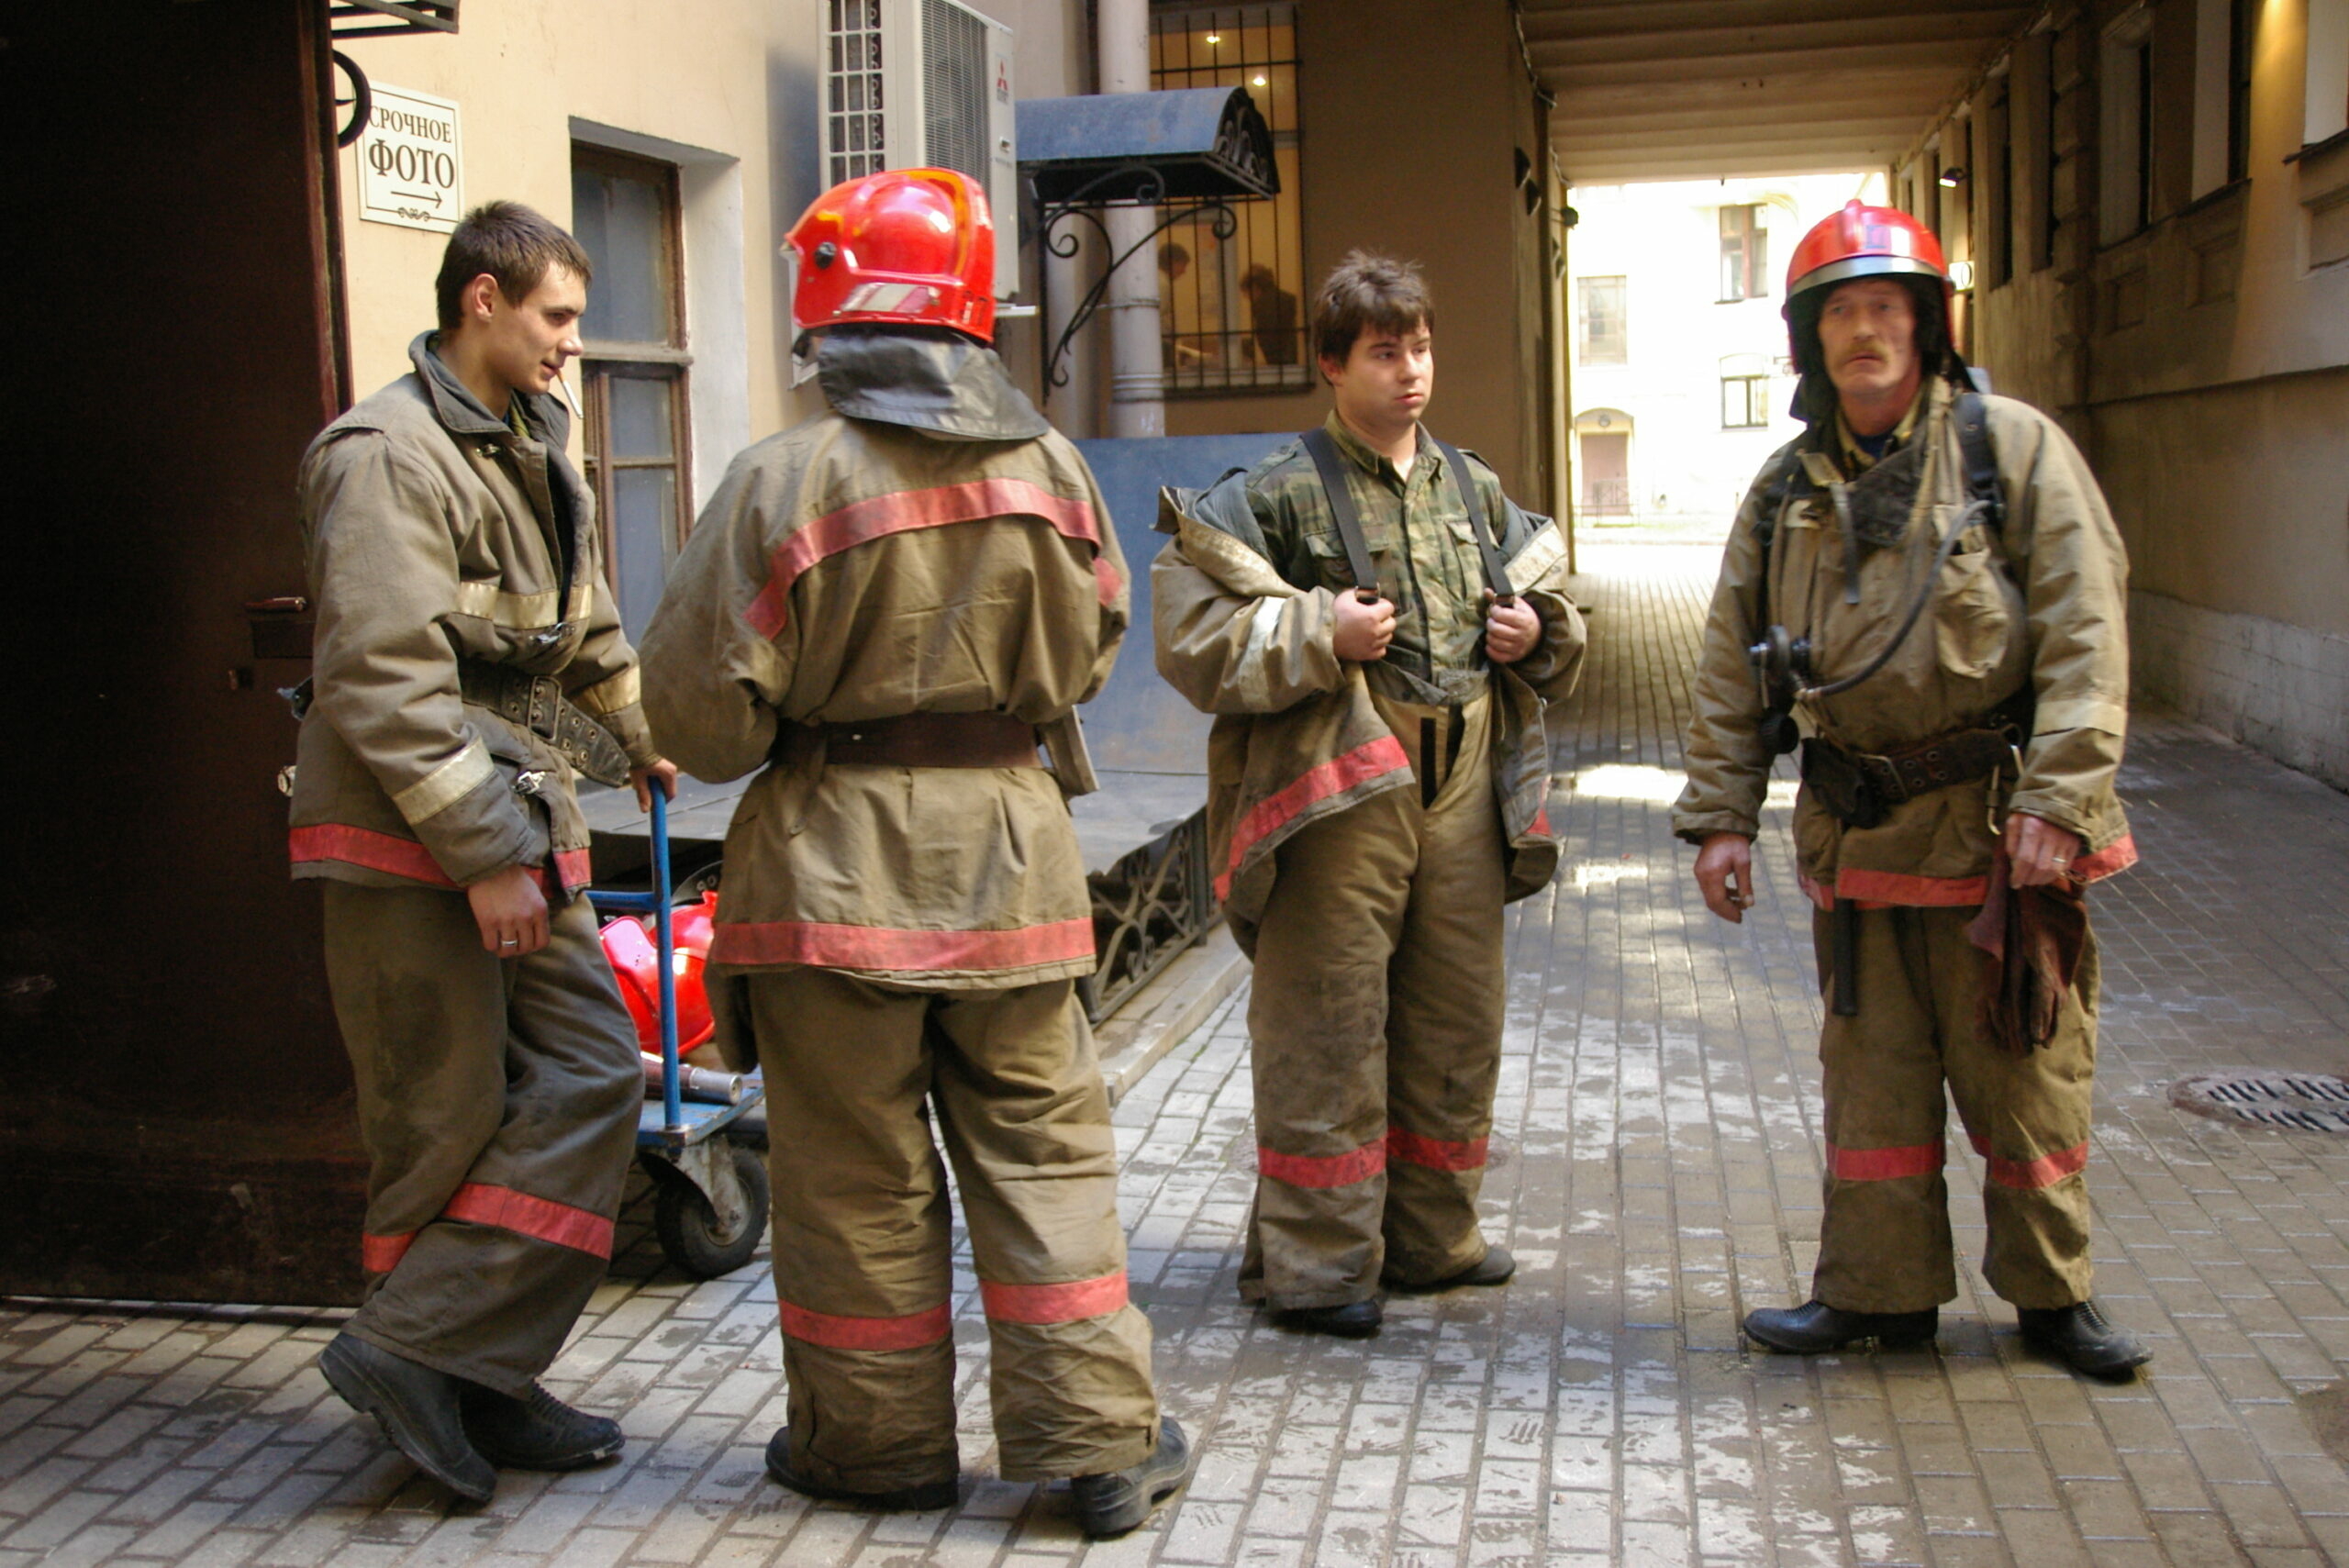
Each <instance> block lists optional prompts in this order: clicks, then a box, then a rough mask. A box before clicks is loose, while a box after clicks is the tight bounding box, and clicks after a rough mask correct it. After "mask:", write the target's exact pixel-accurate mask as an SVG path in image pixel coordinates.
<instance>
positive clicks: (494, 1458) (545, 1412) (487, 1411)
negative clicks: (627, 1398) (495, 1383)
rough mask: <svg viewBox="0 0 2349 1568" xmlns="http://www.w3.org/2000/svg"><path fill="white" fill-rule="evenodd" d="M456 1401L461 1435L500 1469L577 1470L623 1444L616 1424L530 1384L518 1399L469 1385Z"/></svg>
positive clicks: (618, 1425) (602, 1457) (477, 1385)
mask: <svg viewBox="0 0 2349 1568" xmlns="http://www.w3.org/2000/svg"><path fill="white" fill-rule="evenodd" d="M458 1403H459V1408H460V1409H461V1410H462V1412H463V1414H464V1418H465V1436H466V1437H468V1438H470V1439H471V1440H473V1447H474V1449H475V1450H477V1451H479V1452H480V1454H481V1456H482V1457H483V1458H484V1459H485V1460H487V1461H489V1462H490V1463H492V1464H494V1465H495V1466H497V1468H499V1469H500V1470H578V1469H582V1468H584V1466H587V1465H590V1464H594V1463H595V1462H596V1461H598V1460H605V1459H609V1458H611V1457H612V1455H614V1454H616V1453H618V1452H619V1451H620V1449H621V1447H622V1445H624V1444H625V1443H626V1442H627V1441H628V1439H627V1438H625V1437H623V1436H622V1435H621V1434H620V1424H619V1423H618V1421H615V1420H613V1419H612V1418H610V1417H608V1416H591V1415H589V1414H587V1412H586V1411H584V1410H574V1409H573V1408H572V1407H570V1406H568V1405H566V1404H564V1403H563V1402H562V1400H560V1399H558V1398H556V1397H555V1396H553V1395H551V1394H549V1393H548V1392H547V1391H546V1390H545V1389H544V1388H541V1387H540V1385H537V1384H535V1383H533V1384H532V1385H530V1392H529V1396H527V1397H524V1398H520V1399H517V1398H515V1397H514V1396H512V1395H510V1394H500V1393H498V1392H497V1390H495V1389H494V1388H484V1387H483V1386H482V1385H480V1384H478V1383H468V1384H466V1385H464V1392H463V1394H462V1396H460V1398H459V1401H458Z"/></svg>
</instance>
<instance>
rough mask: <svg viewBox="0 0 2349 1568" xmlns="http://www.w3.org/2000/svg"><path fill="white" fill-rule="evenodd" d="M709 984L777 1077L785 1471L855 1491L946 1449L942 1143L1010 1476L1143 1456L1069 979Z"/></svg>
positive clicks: (1098, 1096) (1143, 1417)
mask: <svg viewBox="0 0 2349 1568" xmlns="http://www.w3.org/2000/svg"><path fill="white" fill-rule="evenodd" d="M720 984H723V985H725V986H726V987H728V988H729V990H730V991H731V993H732V994H731V995H730V996H729V997H728V998H727V999H726V1001H725V1002H724V1003H722V1004H721V1005H728V1006H740V1007H742V1008H743V1010H744V1011H746V1012H747V1014H748V1018H749V1022H750V1025H751V1032H752V1033H753V1034H754V1035H755V1037H756V1039H757V1040H758V1048H759V1062H760V1065H761V1066H762V1067H763V1068H764V1069H765V1072H766V1081H767V1083H768V1084H769V1085H770V1086H771V1094H770V1097H769V1099H768V1102H767V1105H768V1113H767V1114H768V1129H769V1144H768V1155H767V1161H768V1171H769V1173H770V1175H771V1177H772V1179H773V1183H774V1275H775V1295H776V1297H777V1307H778V1309H779V1311H780V1313H781V1316H782V1318H783V1333H784V1341H783V1345H784V1373H785V1379H786V1381H787V1382H788V1384H789V1386H790V1418H789V1419H790V1427H791V1463H792V1468H793V1469H794V1470H796V1471H797V1472H798V1473H800V1474H802V1475H805V1476H807V1478H808V1479H810V1480H811V1481H814V1482H817V1483H818V1484H819V1485H825V1486H836V1487H841V1488H844V1489H847V1490H850V1491H855V1492H885V1491H894V1490H896V1489H897V1488H900V1487H906V1486H919V1485H929V1484H931V1483H935V1482H939V1481H943V1480H948V1479H951V1478H952V1476H953V1475H954V1474H955V1473H957V1471H958V1469H959V1464H960V1461H959V1456H958V1454H957V1451H956V1448H955V1442H954V1341H953V1321H952V1319H953V1305H952V1292H953V1267H952V1217H951V1215H950V1214H949V1212H948V1202H947V1190H946V1172H945V1168H944V1165H943V1163H942V1162H941V1159H940V1154H939V1146H940V1145H941V1144H942V1145H943V1147H944V1150H945V1159H947V1160H951V1161H952V1162H953V1167H954V1179H955V1182H956V1184H957V1186H958V1187H959V1188H960V1190H961V1193H962V1198H963V1221H964V1224H965V1225H966V1227H967V1228H968V1229H969V1231H970V1237H971V1253H972V1258H973V1261H974V1263H975V1265H976V1267H977V1272H978V1276H979V1296H980V1300H981V1302H982V1304H983V1305H984V1307H985V1311H986V1318H987V1334H988V1344H989V1349H990V1351H991V1356H990V1382H989V1385H988V1392H989V1395H990V1396H991V1399H992V1402H993V1406H994V1411H995V1430H996V1445H997V1460H998V1468H999V1470H1000V1472H1001V1473H1002V1475H1003V1477H1004V1478H1005V1479H1006V1480H1008V1481H1048V1480H1053V1479H1056V1478H1059V1477H1063V1476H1072V1475H1090V1474H1097V1473H1103V1472H1107V1471H1113V1470H1123V1469H1125V1468H1127V1467H1128V1466H1130V1465H1133V1464H1138V1463H1140V1462H1141V1461H1142V1460H1143V1459H1145V1458H1146V1457H1148V1455H1149V1454H1150V1452H1151V1451H1152V1448H1153V1447H1154V1446H1155V1444H1156V1441H1157V1436H1158V1400H1157V1396H1156V1395H1155V1394H1154V1393H1153V1392H1152V1386H1151V1376H1150V1321H1149V1319H1148V1318H1144V1317H1143V1316H1142V1314H1141V1311H1140V1310H1139V1309H1137V1308H1136V1307H1132V1306H1131V1305H1130V1304H1129V1303H1128V1301H1127V1296H1126V1239H1125V1232H1124V1230H1123V1229H1121V1228H1120V1227H1119V1223H1118V1162H1117V1146H1116V1143H1115V1141H1114V1139H1113V1137H1112V1135H1111V1131H1110V1127H1109V1099H1108V1090H1107V1089H1106V1088H1105V1087H1104V1085H1103V1084H1102V1081H1101V1072H1100V1067H1099V1065H1098V1064H1097V1062H1096V1060H1095V1058H1094V1054H1093V1036H1092V1031H1091V1030H1090V1029H1088V1028H1087V1027H1086V1025H1085V1015H1084V1012H1083V1011H1082V1009H1081V1008H1080V1007H1079V1006H1078V1005H1077V1000H1076V994H1075V984H1074V982H1073V981H1069V980H1052V981H1046V982H1043V983H1041V984H1033V985H1020V986H1014V987H1010V988H1008V989H1002V990H990V991H918V990H913V989H910V988H907V987H904V986H898V985H892V984H884V983H881V982H877V981H871V980H865V979H861V978H859V977H856V976H853V975H848V974H842V973H838V972H836V971H832V970H827V969H818V968H787V969H785V968H778V969H754V970H736V971H733V972H732V973H729V974H727V975H725V976H724V977H723V978H722V980H721V982H720ZM933 1126H934V1127H935V1129H936V1141H935V1142H933V1140H932V1130H931V1129H932V1127H933Z"/></svg>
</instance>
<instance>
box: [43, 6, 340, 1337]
mask: <svg viewBox="0 0 2349 1568" xmlns="http://www.w3.org/2000/svg"><path fill="white" fill-rule="evenodd" d="M6 11H7V12H8V17H7V21H6V42H7V47H6V50H0V103H5V105H6V107H5V108H0V114H5V115H6V117H7V124H8V140H7V146H8V148H9V157H8V159H7V160H6V162H7V165H8V169H9V172H8V175H7V180H8V184H9V194H10V195H11V197H12V198H13V199H11V200H10V201H9V203H8V212H9V215H10V216H9V219H8V224H7V228H8V230H9V234H10V238H9V241H8V244H9V248H10V266H9V273H8V282H9V295H10V302H11V305H12V306H13V307H14V309H13V315H14V318H15V321H14V326H13V328H12V330H11V332H10V336H9V341H10V349H11V351H12V352H11V358H12V361H13V362H12V364H11V366H10V370H9V375H8V380H9V381H10V383H11V384H13V387H14V392H15V396H14V405H15V417H13V418H10V419H8V420H6V422H5V423H6V428H7V436H6V441H7V445H8V449H9V452H8V458H7V465H6V489H5V491H0V494H5V495H6V505H7V506H8V508H9V512H10V515H11V519H12V520H11V523H10V527H9V529H8V537H9V540H10V551H9V557H8V566H7V572H6V580H7V588H6V594H7V595H8V598H9V600H10V602H11V609H10V613H8V614H7V615H6V647H7V650H8V656H7V660H6V669H7V672H8V684H9V687H10V690H11V692H12V694H13V695H12V699H11V701H10V703H9V711H10V713H11V714H12V715H14V716H17V717H16V723H17V725H18V726H21V728H17V729H16V734H17V737H18V739H19V744H18V745H17V747H15V748H13V751H14V753H15V755H14V758H13V760H12V762H11V764H10V766H11V770H12V778H11V786H10V788H9V789H8V791H7V793H6V806H5V819H6V828H5V832H6V843H7V846H8V850H7V854H6V860H5V876H6V881H5V884H0V1029H5V1035H0V1213H5V1214H6V1216H7V1219H6V1223H0V1291H9V1292H35V1293H42V1294H65V1295H76V1296H136V1297H163V1298H170V1299H180V1300H188V1299H204V1300H242V1301H310V1302H334V1301H346V1300H352V1299H355V1298H356V1294H357V1290H358V1285H359V1276H358V1270H357V1256H356V1253H357V1235H356V1232H357V1230H358V1221H359V1213H360V1198H361V1187H362V1181H363V1177H364V1166H363V1162H362V1158H361V1155H360V1152H359V1151H358V1149H357V1148H356V1146H355V1144H356V1140H355V1133H354V1131H353V1126H352V1119H351V1105H350V1096H351V1080H350V1073H349V1068H348V1066H347V1064H346V1063H345V1062H344V1060H343V1058H342V1053H341V1050H340V1045H339V1044H338V1043H337V1040H336V1037H335V1034H334V1029H333V1024H332V1020H331V1018H330V1017H329V1015H328V1006H327V998H326V987H325V980H324V977H323V974H322V973H321V971H320V967H319V960H318V940H317V924H318V917H317V900H316V898H315V897H314V896H311V895H306V894H305V893H303V892H300V891H297V890H296V889H295V888H294V887H293V886H292V885H290V884H289V883H288V882H287V880H286V862H285V813H284V799H283V798H282V797H281V796H280V795H279V793H278V791H277V787H276V784H275V775H276V773H277V770H278V768H279V767H280V766H281V765H283V764H284V763H285V762H290V761H291V760H292V757H293V750H294V747H293V742H294V726H293V723H292V720H291V719H290V718H289V717H288V716H287V713H286V710H285V706H284V703H282V702H281V701H279V700H278V698H277V697H276V696H275V695H273V687H276V686H280V685H286V684H292V683H293V682H294V681H295V680H298V679H299V678H300V677H301V676H302V674H303V673H304V672H305V669H306V665H305V664H304V663H303V662H301V660H300V659H298V658H292V657H284V655H287V654H299V653H301V652H303V651H305V649H304V645H303V643H302V640H301V633H300V632H299V630H298V629H294V628H287V627H285V626H284V625H282V624H279V622H281V621H282V620H284V619H286V618H298V617H265V624H264V626H263V627H262V629H260V630H258V631H257V630H256V628H255V626H254V624H253V623H252V619H251V617H249V616H248V615H247V613H246V610H245V608H244V606H245V605H246V604H247V603H248V602H249V601H255V600H262V599H266V598H269V597H271V596H273V595H294V594H298V593H300V591H301V584H302V552H301V542H300V539H299V538H298V537H297V534H296V529H295V517H294V506H293V476H294V469H295V463H296V462H297V461H298V460H299V458H300V456H301V452H302V450H303V447H304V445H305V444H306V442H307V441H308V439H309V438H310V437H311V436H312V435H313V434H314V433H315V432H316V431H317V428H318V427H319V426H320V425H321V424H323V423H324V422H325V421H326V420H327V419H328V418H329V417H332V416H333V414H334V413H335V411H336V408H337V406H338V404H339V401H340V387H339V385H338V377H337V373H336V370H335V366H336V365H337V363H338V362H339V356H338V352H337V343H336V328H335V325H334V305H333V295H334V291H333V289H332V287H331V285H330V271H331V268H330V263H331V259H332V255H333V250H332V239H331V231H330V223H331V216H330V213H329V209H328V199H329V196H330V183H331V180H332V169H331V166H330V164H329V163H328V161H327V158H326V151H325V143H326V142H327V141H328V140H330V135H329V134H328V132H327V130H326V117H325V113H324V111H323V109H322V106H321V94H320V85H321V68H322V67H323V66H324V64H325V59H326V55H325V44H324V40H323V39H322V37H321V36H320V35H321V30H322V29H323V28H324V27H325V21H324V12H325V6H322V5H320V4H318V3H317V0H236V3H233V4H207V5H186V4H174V3H173V0H109V3H107V4H105V5H70V6H69V5H54V4H51V5H34V4H12V5H9V6H6ZM264 653H265V654H269V655H273V656H271V657H261V656H259V655H261V654H264ZM26 741H29V742H30V744H25V743H24V742H26Z"/></svg>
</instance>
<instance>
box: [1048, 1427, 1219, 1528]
mask: <svg viewBox="0 0 2349 1568" xmlns="http://www.w3.org/2000/svg"><path fill="white" fill-rule="evenodd" d="M1190 1478H1191V1442H1190V1440H1189V1439H1188V1438H1186V1437H1185V1436H1184V1435H1183V1428H1182V1425H1181V1423H1179V1422H1178V1421H1176V1420H1175V1418H1174V1417H1172V1416H1168V1417H1166V1418H1163V1419H1162V1420H1161V1421H1160V1422H1159V1423H1158V1446H1157V1447H1156V1448H1154V1449H1152V1450H1151V1451H1150V1456H1149V1457H1148V1458H1146V1459H1144V1460H1143V1461H1142V1462H1141V1463H1140V1464H1134V1465H1129V1466H1128V1467H1126V1468H1125V1469H1123V1470H1113V1471H1110V1472H1109V1473H1107V1474H1105V1475H1080V1476H1078V1477H1077V1478H1076V1479H1075V1480H1074V1481H1072V1482H1070V1483H1069V1484H1068V1495H1069V1500H1070V1501H1071V1502H1073V1503H1074V1505H1075V1506H1076V1524H1077V1528H1078V1529H1082V1530H1083V1531H1084V1532H1085V1534H1086V1535H1089V1536H1091V1537H1092V1538H1093V1539H1095V1540H1100V1539H1102V1538H1103V1537H1104V1536H1112V1535H1123V1534H1125V1533H1126V1532H1127V1531H1128V1530H1130V1529H1133V1528H1134V1527H1135V1526H1136V1525H1138V1524H1140V1523H1141V1521H1142V1520H1144V1519H1146V1518H1150V1511H1151V1509H1152V1508H1154V1507H1157V1506H1158V1504H1159V1503H1160V1501H1161V1500H1163V1498H1165V1497H1168V1496H1172V1495H1173V1494H1174V1493H1175V1490H1176V1489H1177V1488H1179V1487H1180V1486H1181V1485H1183V1483H1185V1482H1186V1481H1188V1480H1189V1479H1190Z"/></svg>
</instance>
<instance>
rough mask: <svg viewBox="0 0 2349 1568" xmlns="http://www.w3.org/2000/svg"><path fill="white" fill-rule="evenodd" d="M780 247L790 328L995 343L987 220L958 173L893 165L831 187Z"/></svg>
mask: <svg viewBox="0 0 2349 1568" xmlns="http://www.w3.org/2000/svg"><path fill="white" fill-rule="evenodd" d="M785 243H786V244H788V245H789V246H790V248H791V251H792V253H793V255H794V257H795V258H796V261H797V263H798V281H797V284H796V287H795V288H794V289H793V290H792V295H791V324H792V327H793V328H794V330H795V332H807V331H812V330H814V329H815V328H819V327H837V326H840V325H841V324H843V323H846V322H852V321H879V322H896V323H900V324H903V325H907V326H921V327H952V328H954V329H955V330H957V331H960V332H967V333H969V334H970V335H971V336H972V337H974V338H976V339H979V341H981V342H983V343H992V342H993V341H994V340H995V219H994V217H992V216H991V215H990V214H989V213H988V211H987V197H986V193H985V191H984V190H982V189H980V188H979V183H978V182H977V181H975V180H974V179H972V178H971V177H970V176H969V175H967V174H961V173H957V172H954V171H953V170H952V169H892V170H889V171H887V172H885V173H880V174H867V175H866V176H865V177H864V178H863V179H861V180H851V181H849V182H848V183H846V184H841V185H834V186H833V187H832V188H831V189H830V190H829V191H826V192H825V193H824V194H823V195H820V196H818V197H817V198H816V200H815V203H814V205H812V206H809V207H808V209H807V211H806V212H805V213H803V214H801V215H800V218H799V221H798V222H797V223H796V224H795V225H793V226H792V229H791V234H790V236H789V238H788V239H786V241H785Z"/></svg>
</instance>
